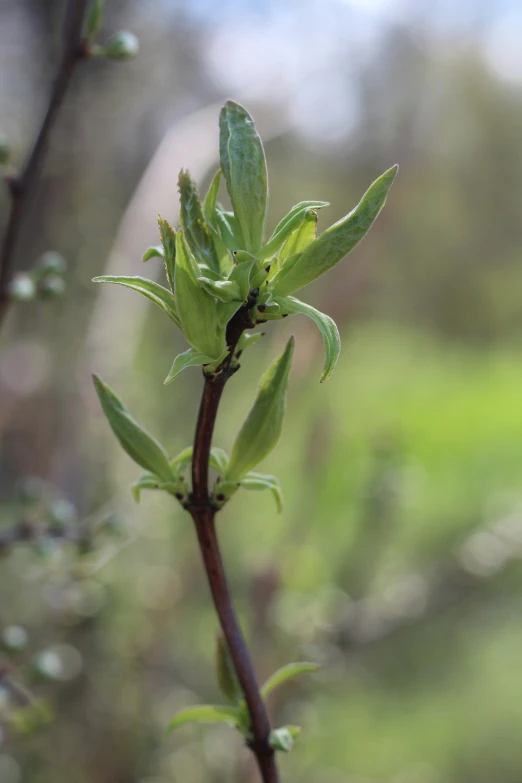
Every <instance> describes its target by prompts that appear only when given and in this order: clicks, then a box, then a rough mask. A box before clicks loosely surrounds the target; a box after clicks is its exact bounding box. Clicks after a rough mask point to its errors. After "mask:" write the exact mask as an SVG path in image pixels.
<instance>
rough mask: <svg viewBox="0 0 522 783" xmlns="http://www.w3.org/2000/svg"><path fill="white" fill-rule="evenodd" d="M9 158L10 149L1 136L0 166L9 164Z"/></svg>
mask: <svg viewBox="0 0 522 783" xmlns="http://www.w3.org/2000/svg"><path fill="white" fill-rule="evenodd" d="M10 157H11V149H10V147H9V144H8V141H7V139H5V138H4V137H3V136H0V166H5V164H6V163H9V158H10Z"/></svg>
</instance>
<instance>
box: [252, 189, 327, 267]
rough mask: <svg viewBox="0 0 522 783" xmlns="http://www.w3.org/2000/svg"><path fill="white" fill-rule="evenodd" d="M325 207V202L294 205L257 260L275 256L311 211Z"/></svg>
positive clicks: (304, 202) (305, 220) (306, 202)
mask: <svg viewBox="0 0 522 783" xmlns="http://www.w3.org/2000/svg"><path fill="white" fill-rule="evenodd" d="M327 206H328V202H327V201H302V202H301V203H300V204H296V206H295V207H292V209H291V210H290V212H289V213H288V215H287V216H286V217H284V218H283V220H282V221H281V222H280V223H279V224H278V225H277V226H276V228H275V230H274V233H273V234H272V236H271V237H270V239H269V240H268V242H267V243H266V245H265V246H264V247H263V248H262V249H261V250H260V251H259V253H258V254H257V258H259V259H264V258H269V257H270V256H273V255H275V253H277V251H278V250H279V248H280V247H282V245H283V244H284V243H285V242H286V241H287V239H288V238H289V237H290V235H291V234H292V233H294V232H295V231H298V230H299V229H300V227H301V226H302V224H303V223H304V222H307V215H309V214H314V212H313V210H316V209H321V207H327ZM316 220H317V217H316ZM294 252H295V251H294Z"/></svg>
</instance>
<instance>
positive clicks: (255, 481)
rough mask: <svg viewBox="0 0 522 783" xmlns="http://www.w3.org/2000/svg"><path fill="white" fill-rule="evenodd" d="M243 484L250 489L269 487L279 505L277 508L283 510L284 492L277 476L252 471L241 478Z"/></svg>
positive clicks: (244, 487)
mask: <svg viewBox="0 0 522 783" xmlns="http://www.w3.org/2000/svg"><path fill="white" fill-rule="evenodd" d="M241 486H242V487H243V489H249V490H254V491H256V490H262V489H269V490H270V492H271V493H272V495H273V496H274V500H275V503H276V506H277V510H278V511H279V512H281V511H282V510H283V492H282V490H281V484H280V483H279V480H278V479H276V477H275V476H270V475H268V474H266V473H255V472H254V471H252V470H251V471H250V473H247V474H246V476H245V477H244V478H243V479H241Z"/></svg>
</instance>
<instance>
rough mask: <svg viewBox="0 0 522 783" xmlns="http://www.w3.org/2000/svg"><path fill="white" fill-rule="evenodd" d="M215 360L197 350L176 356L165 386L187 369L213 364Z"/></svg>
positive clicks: (191, 349)
mask: <svg viewBox="0 0 522 783" xmlns="http://www.w3.org/2000/svg"><path fill="white" fill-rule="evenodd" d="M227 353H228V351H226V352H224V356H223V359H224V358H225V357H226V355H227ZM214 361H215V360H214V359H213V358H212V357H211V356H207V355H206V354H204V353H199V351H196V349H195V348H189V349H188V351H184V352H183V353H180V354H178V355H177V356H176V358H175V359H174V361H173V363H172V367H171V368H170V371H169V374H168V375H167V377H166V378H165V380H164V381H163V383H164V384H165V386H168V384H169V383H172V381H173V380H174V378H176V377H177V376H178V375H179V374H180V372H183V370H186V369H187V367H194V366H196V367H197V366H201V365H202V364H211V363H212V362H214Z"/></svg>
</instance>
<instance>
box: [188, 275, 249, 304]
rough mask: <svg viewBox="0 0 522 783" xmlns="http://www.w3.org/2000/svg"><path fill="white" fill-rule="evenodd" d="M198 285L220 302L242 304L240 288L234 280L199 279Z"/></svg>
mask: <svg viewBox="0 0 522 783" xmlns="http://www.w3.org/2000/svg"><path fill="white" fill-rule="evenodd" d="M198 283H199V284H200V286H201V287H202V288H204V289H205V291H206V292H207V293H209V294H210V296H213V297H214V298H215V299H218V300H219V301H220V302H226V303H228V302H241V301H242V298H241V293H240V291H239V286H238V284H237V283H234V282H233V281H232V280H210V279H209V278H208V277H198Z"/></svg>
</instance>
